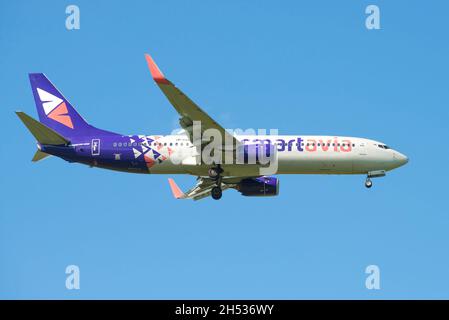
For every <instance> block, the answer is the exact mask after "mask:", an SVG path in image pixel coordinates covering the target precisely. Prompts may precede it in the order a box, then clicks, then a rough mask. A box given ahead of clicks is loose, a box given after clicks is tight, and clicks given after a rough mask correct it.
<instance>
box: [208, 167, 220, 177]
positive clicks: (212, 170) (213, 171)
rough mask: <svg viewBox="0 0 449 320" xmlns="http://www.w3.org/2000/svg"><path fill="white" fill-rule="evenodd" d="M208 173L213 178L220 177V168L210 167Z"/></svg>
mask: <svg viewBox="0 0 449 320" xmlns="http://www.w3.org/2000/svg"><path fill="white" fill-rule="evenodd" d="M207 173H208V174H209V177H211V178H212V179H215V178H217V177H218V175H219V173H218V170H217V169H215V168H210V169H209V170H208V171H207Z"/></svg>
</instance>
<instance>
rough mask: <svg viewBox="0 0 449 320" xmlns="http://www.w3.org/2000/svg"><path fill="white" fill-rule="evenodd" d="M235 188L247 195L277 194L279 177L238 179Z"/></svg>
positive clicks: (266, 195) (265, 195) (264, 195)
mask: <svg viewBox="0 0 449 320" xmlns="http://www.w3.org/2000/svg"><path fill="white" fill-rule="evenodd" d="M236 189H237V190H238V191H239V192H240V193H241V194H242V195H243V196H248V197H269V196H277V195H278V194H279V179H278V178H275V177H267V176H263V177H259V178H247V179H243V180H242V181H240V183H239V184H238V185H237V187H236Z"/></svg>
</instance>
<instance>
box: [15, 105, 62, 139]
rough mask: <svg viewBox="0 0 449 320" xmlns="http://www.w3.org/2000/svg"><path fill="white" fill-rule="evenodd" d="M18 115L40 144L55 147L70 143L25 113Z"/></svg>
mask: <svg viewBox="0 0 449 320" xmlns="http://www.w3.org/2000/svg"><path fill="white" fill-rule="evenodd" d="M16 114H17V115H18V116H19V118H20V120H22V122H23V124H24V125H25V126H26V127H27V128H28V130H30V132H31V134H32V135H33V136H34V137H35V138H36V140H37V141H38V142H39V143H41V144H53V145H61V144H65V145H67V144H69V143H70V141H69V140H67V139H66V138H64V137H63V136H61V135H60V134H59V133H57V132H56V131H54V130H53V129H50V128H49V127H47V126H46V125H44V124H42V123H40V122H39V121H37V120H35V119H33V118H31V117H30V116H29V115H27V114H26V113H25V112H21V111H16Z"/></svg>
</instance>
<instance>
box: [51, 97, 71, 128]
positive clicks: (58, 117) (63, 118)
mask: <svg viewBox="0 0 449 320" xmlns="http://www.w3.org/2000/svg"><path fill="white" fill-rule="evenodd" d="M67 113H68V111H67V106H66V105H65V102H63V103H61V104H60V105H59V106H57V107H56V108H55V109H53V111H52V112H50V114H49V115H48V117H49V118H50V119H53V120H55V121H57V122H59V123H62V124H63V125H65V126H66V127H69V128H71V129H73V123H72V118H70V116H69V115H68V114H67Z"/></svg>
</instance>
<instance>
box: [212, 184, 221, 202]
mask: <svg viewBox="0 0 449 320" xmlns="http://www.w3.org/2000/svg"><path fill="white" fill-rule="evenodd" d="M222 194H223V192H222V191H221V188H220V187H213V188H212V190H211V196H212V199H214V200H219V199H220V198H221V196H222Z"/></svg>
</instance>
